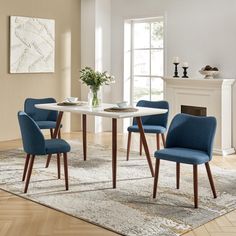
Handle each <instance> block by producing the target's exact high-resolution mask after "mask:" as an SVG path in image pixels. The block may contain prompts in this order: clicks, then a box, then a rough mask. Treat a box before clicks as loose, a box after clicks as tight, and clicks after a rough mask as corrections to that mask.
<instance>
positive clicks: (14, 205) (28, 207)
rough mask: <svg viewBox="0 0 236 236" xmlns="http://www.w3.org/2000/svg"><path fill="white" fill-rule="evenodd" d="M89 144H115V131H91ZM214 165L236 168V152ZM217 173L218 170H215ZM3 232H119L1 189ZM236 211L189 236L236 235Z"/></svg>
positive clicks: (16, 143) (122, 139)
mask: <svg viewBox="0 0 236 236" xmlns="http://www.w3.org/2000/svg"><path fill="white" fill-rule="evenodd" d="M63 138H65V139H79V140H81V139H82V134H81V133H70V134H63ZM147 139H148V143H149V148H150V152H151V153H153V151H154V150H155V145H156V143H155V136H152V135H149V136H148V137H147ZM88 143H97V144H102V145H110V144H111V134H110V133H101V134H96V135H93V134H88ZM126 145H127V135H123V134H119V135H118V147H123V148H126ZM138 145H139V136H138V135H136V134H135V135H133V137H132V143H131V149H133V150H138ZM20 146H21V141H20V140H13V141H7V142H0V150H7V149H12V148H17V147H20ZM211 165H216V166H221V167H225V168H229V169H235V170H236V155H231V156H228V157H224V158H223V157H221V156H215V157H214V158H213V161H212V162H211ZM213 175H214V173H213ZM0 235H1V236H5V235H6V236H15V235H20V236H21V235H24V236H28V235H30V236H35V235H39V236H43V235H44V236H47V235H52V236H53V235H58V236H60V235H63V236H67V235H68V236H72V235H73V236H75V235H83V236H90V235H104V236H108V235H109V236H110V235H117V234H115V233H113V232H111V231H108V230H106V229H103V228H101V227H98V226H95V225H92V224H89V223H87V222H85V221H82V220H79V219H77V218H75V217H72V216H69V215H66V214H64V213H62V212H59V211H56V210H53V209H50V208H48V207H45V206H42V205H40V204H37V203H34V202H32V201H29V200H25V199H23V198H20V197H18V196H15V195H13V194H11V193H7V192H5V191H2V190H0ZM235 235H236V210H235V211H233V212H230V213H228V214H226V215H224V216H221V217H219V218H217V219H215V220H213V221H211V222H209V223H207V224H205V225H203V226H201V227H199V228H197V229H194V230H193V231H190V232H188V233H187V234H185V236H235Z"/></svg>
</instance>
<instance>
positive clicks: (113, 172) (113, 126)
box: [112, 118, 117, 188]
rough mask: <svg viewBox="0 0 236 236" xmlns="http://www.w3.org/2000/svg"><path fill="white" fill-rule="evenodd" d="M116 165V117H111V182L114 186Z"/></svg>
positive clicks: (114, 186)
mask: <svg viewBox="0 0 236 236" xmlns="http://www.w3.org/2000/svg"><path fill="white" fill-rule="evenodd" d="M116 166H117V119H115V118H112V182H113V188H116Z"/></svg>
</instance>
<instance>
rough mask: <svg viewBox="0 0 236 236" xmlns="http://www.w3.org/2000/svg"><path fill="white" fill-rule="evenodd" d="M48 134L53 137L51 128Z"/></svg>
mask: <svg viewBox="0 0 236 236" xmlns="http://www.w3.org/2000/svg"><path fill="white" fill-rule="evenodd" d="M50 136H51V138H53V129H50Z"/></svg>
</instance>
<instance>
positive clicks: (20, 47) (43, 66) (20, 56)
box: [10, 16, 55, 73]
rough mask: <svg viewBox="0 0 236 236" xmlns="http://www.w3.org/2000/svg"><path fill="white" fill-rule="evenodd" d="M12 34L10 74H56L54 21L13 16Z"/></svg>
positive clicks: (11, 22)
mask: <svg viewBox="0 0 236 236" xmlns="http://www.w3.org/2000/svg"><path fill="white" fill-rule="evenodd" d="M10 34H11V37H10V73H40V72H44V73H48V72H54V54H55V51H54V49H55V21H54V20H48V19H41V18H32V17H21V16H11V17H10Z"/></svg>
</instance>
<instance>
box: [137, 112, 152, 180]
mask: <svg viewBox="0 0 236 236" xmlns="http://www.w3.org/2000/svg"><path fill="white" fill-rule="evenodd" d="M136 120H137V124H138V127H139V132H140V135H141V137H142V143H143V147H144V150H145V154H146V158H147V161H148V165H149V168H150V171H151V174H152V177H154V170H153V166H152V160H151V156H150V153H149V149H148V145H147V140H146V137H145V134H144V130H143V125H142V120H141V117H136Z"/></svg>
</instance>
